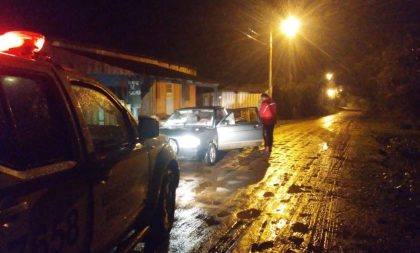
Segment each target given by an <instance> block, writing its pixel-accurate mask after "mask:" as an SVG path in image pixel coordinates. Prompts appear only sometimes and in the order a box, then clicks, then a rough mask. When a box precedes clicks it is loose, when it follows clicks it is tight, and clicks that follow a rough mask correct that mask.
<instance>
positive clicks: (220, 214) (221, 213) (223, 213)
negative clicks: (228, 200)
mask: <svg viewBox="0 0 420 253" xmlns="http://www.w3.org/2000/svg"><path fill="white" fill-rule="evenodd" d="M228 215H230V212H228V211H221V212H220V213H218V214H217V217H220V218H222V217H226V216H228Z"/></svg>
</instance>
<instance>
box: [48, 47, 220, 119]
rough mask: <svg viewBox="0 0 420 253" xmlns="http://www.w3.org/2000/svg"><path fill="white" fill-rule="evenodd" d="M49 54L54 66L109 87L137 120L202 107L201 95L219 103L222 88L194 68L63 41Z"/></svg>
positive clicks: (51, 48) (49, 51)
mask: <svg viewBox="0 0 420 253" xmlns="http://www.w3.org/2000/svg"><path fill="white" fill-rule="evenodd" d="M46 52H47V54H48V55H50V56H51V58H52V59H53V61H54V62H56V63H58V64H60V65H63V66H66V67H69V68H72V69H74V70H76V71H79V72H81V73H84V74H87V75H89V76H91V77H92V78H94V79H96V80H97V81H99V82H100V83H102V84H104V85H106V86H107V87H108V88H109V89H111V90H112V91H113V92H114V93H115V94H116V95H117V96H118V97H119V98H120V100H121V101H122V102H123V103H124V104H125V105H126V106H127V107H128V108H129V109H130V110H131V112H132V113H133V115H134V116H135V117H136V118H137V116H138V115H156V116H158V117H161V118H164V117H166V116H167V115H169V114H171V113H172V112H173V111H174V110H175V109H178V108H181V107H192V106H196V105H201V104H202V103H201V100H200V99H197V92H199V93H200V94H201V93H206V94H213V96H212V99H214V101H211V102H212V103H216V98H217V97H216V93H217V88H218V84H217V83H212V82H203V81H200V80H198V78H197V71H196V70H195V69H194V68H192V67H188V66H183V65H179V64H173V63H168V62H165V61H161V60H157V59H153V58H150V57H143V56H138V55H133V54H127V53H121V52H116V51H110V50H104V49H98V48H92V47H86V46H80V45H75V44H69V43H64V42H60V41H52V42H51V43H50V44H48V45H46ZM200 98H201V96H200ZM197 100H199V101H197ZM197 102H198V103H197Z"/></svg>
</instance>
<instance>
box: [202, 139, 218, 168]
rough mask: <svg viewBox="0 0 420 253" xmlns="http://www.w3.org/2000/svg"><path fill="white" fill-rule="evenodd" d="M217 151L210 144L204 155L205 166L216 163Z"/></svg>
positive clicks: (214, 146)
mask: <svg viewBox="0 0 420 253" xmlns="http://www.w3.org/2000/svg"><path fill="white" fill-rule="evenodd" d="M217 154H218V151H217V148H216V145H214V143H210V144H209V147H208V148H207V152H206V155H205V156H204V162H205V163H206V164H207V165H214V164H215V163H216V162H217V158H218V155H217Z"/></svg>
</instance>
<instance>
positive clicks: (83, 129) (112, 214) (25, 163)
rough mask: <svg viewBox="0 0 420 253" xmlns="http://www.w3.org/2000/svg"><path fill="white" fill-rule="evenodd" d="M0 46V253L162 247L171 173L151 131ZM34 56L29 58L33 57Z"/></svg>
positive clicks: (9, 43) (30, 50) (46, 64)
mask: <svg viewBox="0 0 420 253" xmlns="http://www.w3.org/2000/svg"><path fill="white" fill-rule="evenodd" d="M43 40H44V37H43V36H41V35H38V34H34V33H30V32H9V33H6V34H4V35H1V36H0V252H10V253H14V252H43V253H46V252H110V251H128V250H129V249H130V248H131V247H132V246H133V245H136V243H137V242H138V241H141V240H142V239H144V240H145V241H146V248H147V245H148V242H150V243H149V245H153V244H156V243H158V242H159V240H161V239H165V238H167V236H168V233H169V231H170V229H171V226H172V223H173V220H174V209H175V191H176V188H177V186H178V181H179V169H178V164H177V161H176V160H175V154H174V153H173V151H172V149H171V148H170V147H169V145H168V144H167V140H166V138H165V137H163V136H159V129H158V127H159V126H158V123H157V122H156V121H155V120H154V119H152V118H147V117H142V118H139V123H138V124H137V122H136V121H135V120H134V119H133V117H132V116H131V114H130V113H129V112H128V111H127V110H126V109H125V108H124V107H123V106H122V105H121V104H120V103H119V101H118V99H117V98H116V97H115V96H114V95H113V94H112V93H111V92H110V91H109V90H107V89H106V88H105V87H103V86H102V85H100V84H99V83H97V82H95V81H94V80H92V79H89V78H86V77H84V76H81V75H79V74H77V73H74V72H72V71H69V70H65V69H63V68H61V67H59V66H56V65H54V64H53V63H51V61H50V60H49V61H45V60H41V59H40V58H45V57H39V55H40V52H37V51H39V50H40V48H41V47H42V44H43ZM37 55H38V57H37Z"/></svg>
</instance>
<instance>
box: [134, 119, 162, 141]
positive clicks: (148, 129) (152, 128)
mask: <svg viewBox="0 0 420 253" xmlns="http://www.w3.org/2000/svg"><path fill="white" fill-rule="evenodd" d="M138 121H139V125H138V128H137V131H138V133H139V136H140V139H141V140H146V139H150V138H154V137H158V136H159V122H158V121H157V120H156V119H154V118H152V117H148V116H139V117H138Z"/></svg>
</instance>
